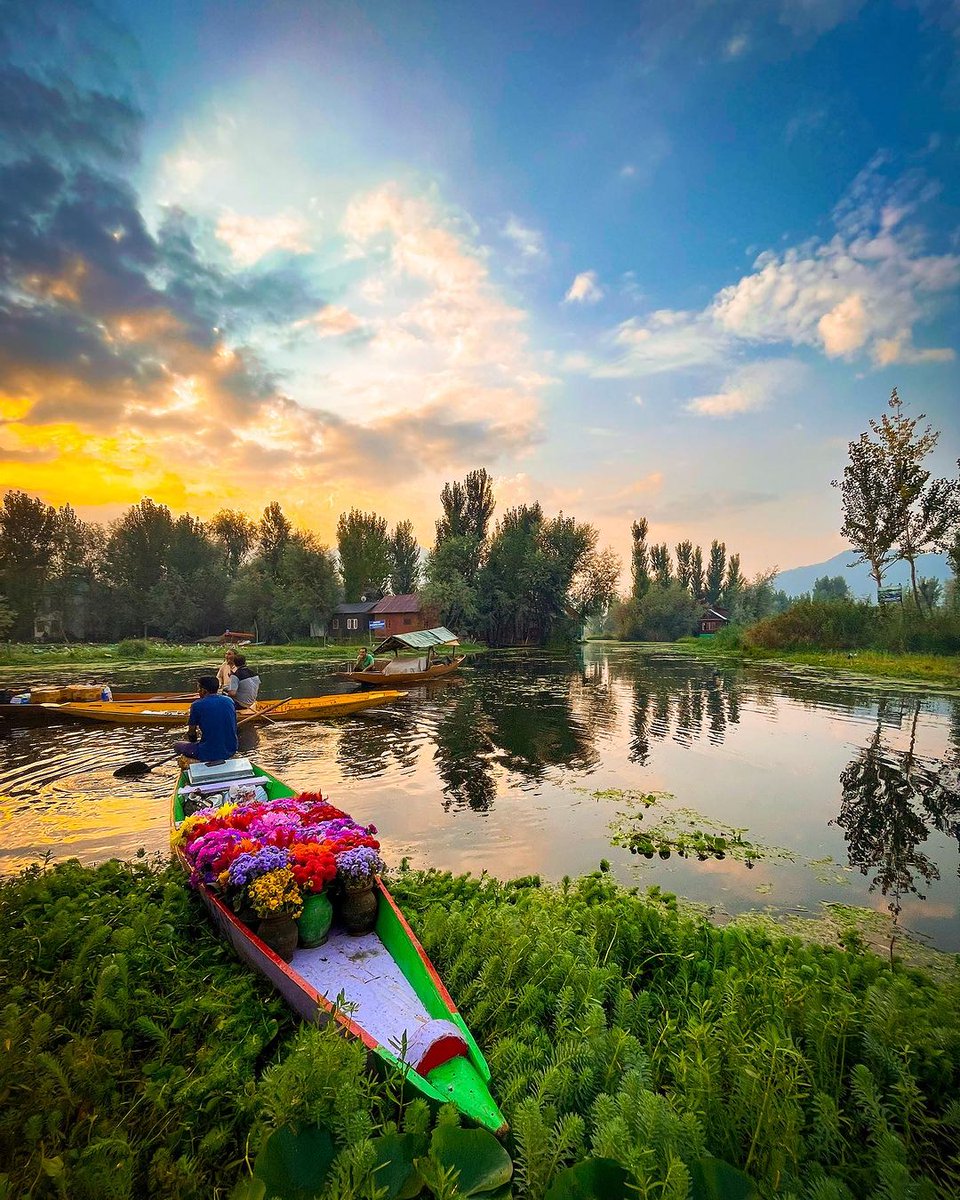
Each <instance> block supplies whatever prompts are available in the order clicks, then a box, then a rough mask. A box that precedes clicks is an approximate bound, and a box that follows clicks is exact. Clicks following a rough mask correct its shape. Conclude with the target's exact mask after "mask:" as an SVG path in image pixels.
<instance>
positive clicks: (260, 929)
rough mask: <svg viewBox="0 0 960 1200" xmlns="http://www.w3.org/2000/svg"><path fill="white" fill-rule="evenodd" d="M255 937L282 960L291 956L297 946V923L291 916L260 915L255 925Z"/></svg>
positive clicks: (288, 959)
mask: <svg viewBox="0 0 960 1200" xmlns="http://www.w3.org/2000/svg"><path fill="white" fill-rule="evenodd" d="M257 937H258V938H259V939H260V941H261V942H265V943H266V944H267V945H268V946H269V947H270V949H271V950H272V951H273V952H274V953H275V954H277V955H279V956H280V958H282V959H283V961H284V962H289V961H290V960H291V958H293V952H294V950H296V948H297V923H296V921H295V920H294V919H293V917H288V916H286V915H284V916H279V917H261V918H260V924H259V925H258V926H257Z"/></svg>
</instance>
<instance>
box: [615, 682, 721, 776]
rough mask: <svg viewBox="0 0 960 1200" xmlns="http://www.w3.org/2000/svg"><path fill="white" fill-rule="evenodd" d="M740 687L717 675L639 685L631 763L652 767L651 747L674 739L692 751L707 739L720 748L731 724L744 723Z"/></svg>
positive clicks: (634, 706) (636, 683)
mask: <svg viewBox="0 0 960 1200" xmlns="http://www.w3.org/2000/svg"><path fill="white" fill-rule="evenodd" d="M739 688H740V684H739V683H738V682H737V681H736V680H735V679H732V678H731V679H724V678H723V677H722V676H721V675H720V673H719V672H717V671H715V672H714V673H713V675H712V676H710V677H709V678H708V679H701V678H696V679H690V678H685V679H684V678H668V679H664V680H662V681H659V680H658V681H656V682H649V681H647V680H646V679H637V680H636V681H635V683H634V698H633V711H632V713H631V737H630V761H631V762H635V763H639V765H640V766H641V767H643V766H646V765H647V763H648V761H649V759H650V743H651V742H652V741H654V742H658V741H663V740H664V739H665V738H667V737H669V736H671V735H672V737H673V740H674V741H675V742H676V743H677V744H678V745H680V746H683V747H684V748H687V747H689V746H691V745H693V743H694V742H696V741H699V740H700V739H701V738H702V737H704V736H705V737H707V739H708V740H709V741H710V742H711V743H712V744H713V745H720V744H721V743H722V742H723V739H724V736H725V735H726V730H727V725H728V724H729V725H735V724H737V723H738V722H739V720H740V698H739Z"/></svg>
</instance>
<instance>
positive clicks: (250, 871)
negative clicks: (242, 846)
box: [228, 846, 288, 887]
mask: <svg viewBox="0 0 960 1200" xmlns="http://www.w3.org/2000/svg"><path fill="white" fill-rule="evenodd" d="M287 858H288V855H287V852H286V850H284V849H282V848H281V847H280V846H264V847H262V849H260V850H257V851H256V853H254V854H240V855H238V856H237V857H236V858H235V859H234V860H233V862H232V863H231V864H230V874H229V876H228V878H229V881H230V886H231V887H246V886H247V884H248V883H250V881H251V880H253V879H256V878H257V877H258V876H260V875H265V874H266V873H267V872H268V871H276V870H279V869H280V868H281V867H285V866H286V865H287Z"/></svg>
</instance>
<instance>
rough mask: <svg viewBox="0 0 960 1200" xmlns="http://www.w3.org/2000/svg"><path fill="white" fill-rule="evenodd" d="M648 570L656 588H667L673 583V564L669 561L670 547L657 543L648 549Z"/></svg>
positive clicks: (663, 543)
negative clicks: (650, 571)
mask: <svg viewBox="0 0 960 1200" xmlns="http://www.w3.org/2000/svg"><path fill="white" fill-rule="evenodd" d="M650 569H651V570H652V571H653V578H654V580H655V581H656V584H657V587H662V588H665V587H669V586H670V584H671V583H672V582H673V564H672V563H671V561H670V547H669V546H668V545H667V543H666V542H658V543H657V544H656V545H654V546H651V547H650Z"/></svg>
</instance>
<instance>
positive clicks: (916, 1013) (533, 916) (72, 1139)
mask: <svg viewBox="0 0 960 1200" xmlns="http://www.w3.org/2000/svg"><path fill="white" fill-rule="evenodd" d="M390 886H391V889H392V890H393V892H394V895H395V896H396V897H397V899H398V901H399V902H400V904H401V906H402V907H403V909H404V911H405V912H406V913H407V914H408V917H409V918H410V920H411V922H412V924H413V925H414V928H415V929H416V930H417V932H418V933H419V935H420V937H421V939H422V940H423V942H424V945H425V947H426V949H427V952H428V953H429V954H430V956H431V957H432V958H433V960H434V962H435V964H436V965H437V967H438V970H439V971H440V974H441V976H442V977H443V979H444V980H445V982H446V983H447V985H448V987H449V988H450V990H451V992H452V994H453V996H454V997H455V999H456V1001H457V1002H458V1005H459V1007H460V1008H461V1010H462V1011H463V1013H464V1016H465V1018H466V1020H467V1021H468V1023H469V1024H470V1026H471V1028H472V1030H473V1031H474V1033H475V1035H476V1036H477V1038H478V1041H479V1042H480V1044H481V1046H482V1048H483V1049H484V1052H485V1054H486V1055H487V1058H488V1061H489V1063H490V1067H491V1071H492V1075H493V1088H494V1092H495V1095H496V1098H497V1100H498V1101H499V1103H500V1104H501V1106H502V1108H503V1110H504V1112H505V1114H506V1116H507V1118H508V1120H509V1121H510V1124H511V1127H512V1132H511V1134H510V1136H509V1137H508V1139H507V1141H506V1149H507V1151H508V1152H509V1154H510V1156H511V1157H512V1160H513V1172H512V1182H510V1183H507V1184H505V1185H502V1186H501V1185H498V1187H499V1190H497V1191H496V1195H498V1196H501V1197H507V1196H510V1195H513V1196H515V1197H517V1200H521V1198H530V1200H540V1198H542V1197H552V1196H560V1195H562V1196H568V1197H569V1196H572V1195H574V1194H576V1195H578V1196H583V1197H589V1196H591V1195H594V1196H600V1195H626V1194H628V1193H627V1191H626V1190H625V1189H626V1188H627V1187H629V1188H630V1191H629V1194H631V1195H639V1196H646V1197H651V1198H657V1200H660V1198H667V1197H674V1198H676V1200H683V1198H685V1197H688V1196H697V1197H706V1196H716V1195H737V1196H747V1195H750V1194H751V1191H750V1190H749V1188H747V1189H744V1187H743V1185H742V1181H741V1180H739V1177H735V1176H733V1175H729V1176H728V1178H729V1179H730V1180H733V1179H734V1178H736V1179H737V1183H738V1186H740V1188H741V1190H739V1191H736V1192H732V1191H731V1192H724V1191H709V1190H704V1188H705V1187H706V1184H705V1175H704V1163H706V1164H708V1165H709V1164H713V1166H712V1168H711V1170H712V1172H713V1174H714V1175H716V1174H717V1173H718V1172H720V1171H721V1168H720V1167H718V1166H717V1165H716V1163H715V1160H714V1159H711V1158H707V1157H705V1156H708V1155H712V1156H716V1158H717V1159H720V1160H723V1161H724V1162H726V1163H728V1164H731V1165H732V1166H733V1167H735V1168H737V1169H739V1170H740V1171H744V1172H746V1173H747V1175H749V1176H750V1178H751V1179H752V1180H753V1184H752V1185H751V1186H752V1188H753V1189H755V1193H754V1194H756V1195H757V1196H762V1197H783V1198H784V1200H785V1198H786V1197H788V1196H791V1197H796V1198H797V1200H853V1198H854V1197H856V1198H857V1200H859V1198H860V1197H870V1198H874V1197H875V1198H876V1200H880V1198H881V1197H891V1196H897V1197H937V1196H939V1197H944V1198H945V1197H947V1196H949V1195H954V1194H956V1190H957V1188H958V1186H960V1157H958V1154H957V1145H958V1134H960V968H958V967H957V965H956V963H954V965H953V967H952V968H948V969H947V970H946V971H945V972H944V974H943V977H942V978H941V980H940V981H939V982H935V981H934V980H933V979H932V978H931V977H929V976H927V975H925V974H923V973H921V972H919V971H916V970H913V969H908V968H905V967H903V966H901V965H899V964H897V963H894V964H893V965H892V966H891V965H890V964H889V963H886V962H884V961H883V960H881V959H880V958H878V957H876V956H874V955H873V954H871V953H869V952H864V951H863V950H862V948H861V943H860V942H859V940H858V939H857V938H856V937H855V936H853V935H852V934H851V935H849V936H847V937H846V939H845V940H846V941H847V945H848V949H847V950H842V949H838V948H827V947H818V946H808V945H805V944H803V943H802V942H801V941H800V939H799V938H793V937H790V938H782V937H778V936H776V935H775V934H773V933H771V932H770V931H769V930H768V929H764V928H760V927H757V928H738V927H735V926H734V927H727V928H724V929H716V928H713V927H712V926H711V925H709V924H708V923H707V921H706V920H704V919H702V918H698V917H695V916H690V915H687V914H684V913H683V912H681V911H680V910H679V908H678V905H677V902H676V900H675V899H674V898H673V897H671V896H669V895H663V894H659V893H657V892H653V893H651V894H649V895H646V896H643V895H637V894H634V893H631V892H628V891H626V890H624V889H622V888H619V887H618V886H617V885H615V884H614V883H613V882H612V881H610V879H609V878H608V877H607V876H605V875H604V874H602V873H600V874H597V875H593V876H590V877H587V878H584V879H582V880H579V881H577V882H564V883H563V884H561V885H559V886H556V887H542V886H540V881H539V880H538V879H536V878H530V879H526V880H517V881H514V882H512V883H497V882H495V881H493V880H489V879H476V878H470V877H451V876H450V875H448V874H443V873H437V872H427V873H418V872H407V871H400V872H398V873H396V874H395V875H394V876H393V877H392V878H391V881H390ZM0 989H2V1002H3V1009H2V1024H3V1033H2V1037H3V1043H4V1051H5V1052H4V1054H3V1056H0V1094H2V1096H3V1104H2V1106H0V1164H2V1167H0V1170H2V1171H3V1172H5V1176H4V1177H3V1179H2V1182H0V1194H4V1195H11V1196H14V1195H16V1196H21V1195H22V1196H26V1195H30V1196H34V1197H38V1198H40V1197H48V1196H49V1197H58V1196H70V1197H76V1198H77V1200H84V1198H86V1197H94V1196H96V1197H104V1196H109V1197H111V1198H114V1200H125V1198H126V1197H150V1196H152V1197H183V1198H185V1197H217V1196H219V1197H223V1198H226V1197H227V1196H229V1195H230V1194H231V1192H232V1191H233V1189H234V1188H238V1189H241V1190H238V1191H235V1192H233V1194H234V1195H237V1196H239V1195H244V1196H250V1197H252V1196H254V1195H260V1196H263V1195H264V1192H263V1190H261V1189H260V1188H259V1181H258V1180H256V1179H253V1180H251V1179H250V1171H251V1168H252V1167H253V1166H254V1165H255V1164H258V1162H259V1163H260V1164H262V1163H263V1161H264V1160H263V1159H258V1156H259V1155H260V1154H261V1151H263V1148H264V1146H265V1145H266V1144H267V1142H268V1139H269V1138H270V1135H271V1133H273V1132H274V1131H275V1130H277V1129H287V1130H289V1131H292V1132H293V1133H295V1134H296V1135H297V1136H299V1137H309V1138H311V1139H313V1143H314V1144H315V1145H320V1144H323V1145H328V1144H329V1146H330V1148H331V1157H333V1155H336V1157H335V1159H334V1162H333V1165H332V1166H331V1167H330V1169H329V1172H328V1173H327V1177H326V1178H325V1179H324V1180H322V1182H321V1183H320V1184H319V1190H317V1189H314V1188H311V1189H310V1190H306V1191H304V1190H300V1191H294V1190H293V1189H292V1188H291V1189H290V1190H289V1191H282V1190H281V1191H277V1192H275V1193H273V1194H277V1195H289V1196H291V1197H292V1196H294V1195H297V1196H306V1195H313V1194H321V1195H323V1196H324V1197H329V1198H330V1200H332V1198H333V1197H338V1200H349V1197H357V1198H359V1197H367V1198H369V1200H373V1197H375V1196H376V1197H380V1198H381V1200H392V1198H393V1197H396V1196H397V1195H399V1194H401V1193H400V1190H399V1185H398V1184H397V1179H398V1178H400V1177H402V1173H398V1172H390V1171H385V1172H382V1173H380V1174H379V1175H378V1176H377V1177H376V1180H374V1179H373V1178H372V1173H373V1170H374V1167H375V1166H376V1163H377V1162H378V1161H381V1162H382V1161H383V1151H384V1148H385V1146H388V1145H389V1146H395V1147H396V1146H399V1145H400V1143H401V1141H402V1137H400V1136H399V1131H400V1130H403V1131H405V1133H412V1134H414V1135H416V1136H417V1137H422V1138H423V1140H424V1142H425V1141H426V1136H425V1135H426V1134H427V1133H429V1131H430V1129H431V1127H432V1126H434V1125H435V1123H437V1122H438V1121H439V1126H440V1127H443V1126H444V1125H449V1124H450V1121H451V1119H452V1115H451V1114H450V1113H447V1112H444V1113H442V1114H440V1116H439V1117H438V1116H437V1115H436V1114H428V1113H427V1112H426V1110H425V1109H424V1106H423V1105H422V1103H420V1102H418V1101H415V1100H412V1099H411V1098H410V1096H409V1095H408V1094H407V1093H406V1092H405V1090H404V1088H403V1081H402V1079H401V1078H399V1077H398V1078H393V1079H390V1078H388V1079H374V1078H372V1077H371V1076H369V1075H367V1074H366V1073H365V1072H364V1071H363V1069H362V1052H361V1050H360V1048H359V1047H358V1046H357V1045H356V1044H355V1043H352V1042H348V1041H346V1040H345V1039H343V1038H341V1037H338V1036H333V1035H331V1034H330V1033H329V1032H325V1031H322V1030H318V1029H315V1028H309V1027H302V1026H300V1025H299V1024H298V1023H297V1022H296V1021H295V1019H294V1018H293V1016H292V1015H291V1014H290V1013H288V1012H287V1011H286V1010H285V1009H284V1007H283V1006H282V1004H281V1002H280V1001H279V999H278V998H277V997H276V996H275V994H274V993H273V992H272V991H271V990H270V989H269V987H268V986H267V985H266V984H265V983H264V982H263V981H262V980H260V979H258V978H256V977H255V976H254V975H252V974H251V973H250V972H248V971H247V970H245V969H244V968H242V967H241V966H240V965H239V964H238V963H237V962H236V961H235V960H234V959H233V958H232V956H231V954H230V952H229V951H228V950H227V948H226V947H225V946H224V945H222V944H221V943H219V942H218V941H217V940H216V939H215V938H214V935H213V933H212V930H211V928H210V927H209V926H208V924H207V923H206V921H205V919H204V917H203V915H202V908H201V906H200V904H199V902H198V900H197V898H196V897H195V896H193V895H192V894H191V893H189V891H188V890H187V888H186V887H185V885H184V883H183V880H182V878H181V877H179V876H178V875H177V874H175V873H174V871H173V869H172V868H162V867H161V866H151V865H147V864H144V863H140V864H135V865H132V866H124V865H121V864H119V863H116V862H110V863H107V864H105V865H103V866H101V867H98V868H93V869H87V868H82V867H80V866H79V865H78V864H77V863H75V862H70V863H65V864H63V865H61V866H58V867H56V868H54V869H52V870H46V871H43V870H34V871H31V872H28V873H27V874H26V875H25V876H23V877H21V878H19V879H16V880H11V881H8V882H6V883H4V884H2V885H0ZM383 1135H386V1141H385V1140H384V1137H383ZM287 1136H288V1135H287V1134H284V1135H283V1137H285V1138H286V1137H287ZM326 1139H329V1143H328V1142H327V1141H326ZM449 1141H450V1139H449V1138H448V1137H447V1135H444V1134H441V1135H439V1136H438V1134H437V1133H436V1132H435V1133H434V1137H433V1142H432V1145H433V1146H434V1147H437V1146H438V1145H439V1144H440V1143H445V1144H449ZM275 1144H276V1143H274V1145H275ZM287 1144H288V1145H289V1142H288V1143H287ZM596 1160H612V1164H611V1163H608V1164H607V1166H606V1167H598V1166H597V1165H596ZM422 1161H423V1164H424V1166H423V1169H424V1172H425V1177H426V1178H427V1179H428V1183H427V1184H425V1185H424V1186H425V1188H426V1190H424V1191H423V1192H422V1194H423V1195H425V1196H430V1195H433V1196H446V1197H451V1198H453V1197H456V1196H460V1195H467V1194H483V1192H484V1188H483V1186H479V1187H478V1188H477V1190H476V1191H473V1192H472V1193H471V1190H470V1189H467V1190H464V1191H461V1190H460V1189H459V1188H458V1187H457V1186H456V1183H455V1179H456V1172H455V1171H454V1173H453V1174H452V1175H451V1176H448V1177H447V1178H446V1179H444V1178H443V1177H442V1175H441V1172H439V1171H438V1170H437V1169H436V1162H433V1163H432V1164H431V1161H429V1160H427V1159H424V1160H422ZM587 1162H590V1163H592V1165H590V1166H587V1167H584V1168H583V1169H582V1170H583V1172H584V1173H585V1174H586V1175H587V1176H588V1177H591V1178H594V1179H616V1180H618V1181H619V1187H620V1189H621V1190H620V1191H618V1192H616V1193H610V1192H604V1191H603V1190H599V1191H598V1190H596V1189H595V1190H593V1191H589V1190H588V1191H578V1192H575V1193H574V1192H573V1191H563V1190H556V1189H560V1188H562V1187H563V1186H566V1185H565V1184H564V1180H563V1172H564V1170H565V1169H566V1168H568V1167H570V1166H573V1165H575V1164H578V1163H587ZM257 1170H258V1174H261V1175H262V1174H263V1173H264V1170H263V1168H262V1166H260V1165H258V1167H257ZM431 1172H432V1173H431ZM611 1172H614V1174H611ZM616 1172H619V1174H616ZM408 1178H409V1177H408ZM566 1178H567V1179H568V1180H569V1176H567V1177H566ZM244 1181H246V1182H244ZM487 1186H490V1185H489V1183H488V1185H487ZM378 1187H379V1190H378ZM464 1187H465V1188H466V1187H467V1185H466V1183H464ZM551 1189H555V1190H553V1191H551ZM402 1194H406V1195H413V1194H414V1192H413V1191H412V1190H407V1191H405V1192H403V1193H402ZM486 1194H491V1195H492V1194H494V1193H493V1192H492V1191H491V1192H488V1193H486Z"/></svg>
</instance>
